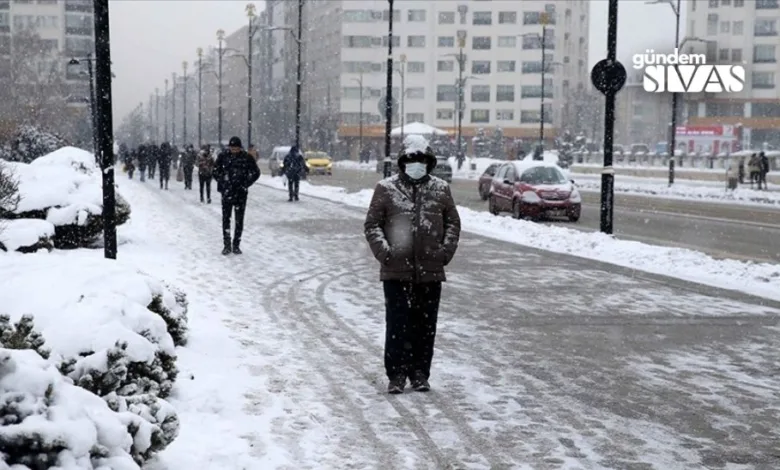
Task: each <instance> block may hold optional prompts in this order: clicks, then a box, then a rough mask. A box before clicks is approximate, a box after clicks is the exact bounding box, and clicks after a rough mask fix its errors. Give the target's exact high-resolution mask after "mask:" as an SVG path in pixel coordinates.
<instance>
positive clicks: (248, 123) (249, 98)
mask: <svg viewBox="0 0 780 470" xmlns="http://www.w3.org/2000/svg"><path fill="white" fill-rule="evenodd" d="M253 19H254V16H250V17H249V30H248V31H247V36H248V37H249V59H248V62H249V63H248V64H247V68H248V71H247V85H246V145H247V148H249V146H250V145H252V38H253V36H254V34H255V33H254V31H252V20H253Z"/></svg>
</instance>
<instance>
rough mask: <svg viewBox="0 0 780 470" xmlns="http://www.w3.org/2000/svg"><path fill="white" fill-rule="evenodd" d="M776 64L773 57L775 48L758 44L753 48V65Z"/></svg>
mask: <svg viewBox="0 0 780 470" xmlns="http://www.w3.org/2000/svg"><path fill="white" fill-rule="evenodd" d="M775 62H777V59H776V56H775V46H773V45H771V44H760V45H758V46H753V63H755V64H768V63H775Z"/></svg>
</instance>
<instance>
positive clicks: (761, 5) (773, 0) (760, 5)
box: [734, 0, 780, 10]
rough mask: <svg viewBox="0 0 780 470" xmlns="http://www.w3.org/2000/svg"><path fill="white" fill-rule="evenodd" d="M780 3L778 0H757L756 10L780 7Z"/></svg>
mask: <svg viewBox="0 0 780 470" xmlns="http://www.w3.org/2000/svg"><path fill="white" fill-rule="evenodd" d="M779 3H780V2H778V1H777V0H756V10H763V9H774V8H780V4H779ZM734 6H736V4H735V5H734Z"/></svg>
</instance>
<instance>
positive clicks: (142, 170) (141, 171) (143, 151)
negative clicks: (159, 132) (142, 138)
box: [138, 144, 149, 181]
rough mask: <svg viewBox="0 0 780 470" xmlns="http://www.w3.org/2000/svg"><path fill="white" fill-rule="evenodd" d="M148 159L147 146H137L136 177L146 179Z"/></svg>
mask: <svg viewBox="0 0 780 470" xmlns="http://www.w3.org/2000/svg"><path fill="white" fill-rule="evenodd" d="M148 161H149V151H148V147H147V146H146V145H144V144H141V145H139V146H138V177H139V178H141V181H146V163H147V162H148Z"/></svg>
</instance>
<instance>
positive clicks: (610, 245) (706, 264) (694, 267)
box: [260, 176, 780, 300]
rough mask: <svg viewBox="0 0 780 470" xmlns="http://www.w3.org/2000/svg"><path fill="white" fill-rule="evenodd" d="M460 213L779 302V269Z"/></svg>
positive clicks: (542, 243) (356, 196) (310, 190)
mask: <svg viewBox="0 0 780 470" xmlns="http://www.w3.org/2000/svg"><path fill="white" fill-rule="evenodd" d="M260 182H261V184H264V185H267V186H270V187H275V188H280V189H283V184H282V182H281V180H280V179H278V178H270V177H267V176H263V177H261V180H260ZM301 192H302V193H303V194H307V195H311V196H316V197H321V198H323V199H328V200H331V201H336V202H341V203H344V204H347V205H350V206H354V207H360V208H364V209H367V208H368V205H369V202H370V201H371V196H372V194H373V190H362V191H359V192H357V193H347V191H346V190H345V189H344V188H339V187H335V186H320V185H317V186H313V185H311V184H309V183H308V182H301ZM458 210H459V212H460V216H461V219H462V223H463V229H464V230H466V231H469V232H472V233H476V234H480V235H484V236H487V237H490V238H495V239H498V240H504V241H508V242H512V243H517V244H520V245H525V246H530V247H533V248H539V249H543V250H549V251H553V252H557V253H566V254H571V255H574V256H579V257H583V258H590V259H594V260H598V261H603V262H607V263H611V264H616V265H618V266H624V267H628V268H632V269H636V270H638V271H646V272H650V273H655V274H661V275H665V276H670V277H676V278H679V279H685V280H689V281H693V282H700V283H703V284H707V285H711V286H715V287H721V288H724V289H731V290H737V291H741V292H745V293H750V294H754V295H758V296H761V297H766V298H770V299H775V300H780V265H773V264H766V263H760V264H759V263H748V262H744V261H735V260H716V259H713V258H712V257H710V256H708V255H706V254H704V253H701V252H698V251H694V250H688V249H683V248H667V247H660V246H654V245H648V244H644V243H641V242H635V241H628V240H618V239H616V238H614V237H611V236H608V235H604V234H601V233H583V232H582V231H579V230H572V229H568V228H565V227H558V226H547V225H541V224H537V223H534V222H529V221H525V220H515V219H512V218H510V217H497V216H494V215H492V214H489V213H487V212H477V211H474V210H471V209H468V208H464V207H459V208H458Z"/></svg>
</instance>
